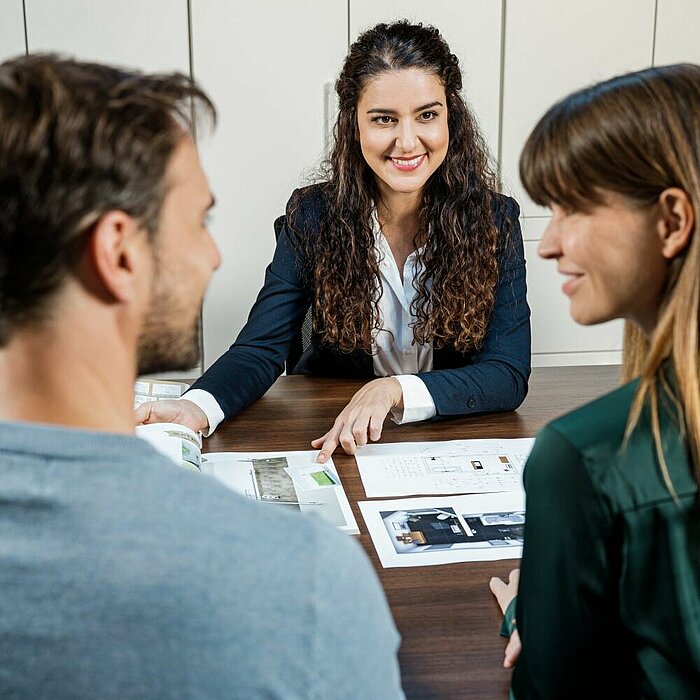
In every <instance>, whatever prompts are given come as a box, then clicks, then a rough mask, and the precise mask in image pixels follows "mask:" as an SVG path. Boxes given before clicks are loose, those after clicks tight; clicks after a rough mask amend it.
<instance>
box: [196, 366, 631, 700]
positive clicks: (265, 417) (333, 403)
mask: <svg viewBox="0 0 700 700" xmlns="http://www.w3.org/2000/svg"><path fill="white" fill-rule="evenodd" d="M619 375H620V368H619V367H618V366H594V367H556V368H542V369H534V370H533V372H532V377H531V380H530V391H529V394H528V397H527V399H526V400H525V402H524V403H523V405H522V406H521V407H520V409H518V410H517V411H514V412H511V413H502V414H491V415H481V416H471V417H464V418H456V419H450V420H440V421H432V422H427V423H414V424H409V425H404V426H397V425H395V424H393V423H392V422H391V421H390V420H388V421H387V423H386V425H385V428H384V432H383V433H382V438H381V441H380V442H404V441H417V440H420V441H433V440H454V439H458V438H462V439H463V438H496V437H508V438H516V437H531V436H534V435H535V433H536V432H537V431H538V430H539V428H541V427H542V426H543V425H544V424H545V423H547V422H548V421H550V420H552V419H553V418H556V417H557V416H559V415H561V414H563V413H566V412H567V411H570V410H572V409H573V408H576V407H577V406H580V405H581V404H583V403H586V402H587V401H590V400H591V399H593V398H595V397H596V396H599V395H601V394H603V393H605V392H607V391H609V390H611V389H613V388H614V387H615V386H616V385H617V384H618V381H619ZM361 385H362V382H359V381H352V380H342V379H323V378H316V377H302V376H291V377H286V376H285V377H280V379H278V380H277V382H276V383H275V384H274V385H273V387H272V388H271V389H270V390H269V391H268V392H267V394H265V396H264V397H263V398H261V399H260V400H259V401H257V402H256V403H255V404H253V405H252V406H250V407H249V408H248V409H246V410H245V411H243V413H241V414H240V415H238V416H236V417H235V418H234V419H232V420H229V421H227V422H225V423H224V424H222V425H221V426H220V427H219V428H218V429H217V431H216V433H215V434H214V435H213V436H212V437H210V438H209V439H208V440H206V442H205V447H204V449H205V451H206V452H219V451H234V450H235V451H266V450H270V451H280V450H308V449H311V446H310V445H309V443H310V441H311V440H312V439H314V438H316V437H319V436H321V435H323V434H324V433H325V432H326V430H328V428H329V427H330V426H331V424H332V422H333V420H334V419H335V417H336V415H337V414H338V413H339V412H340V411H341V409H342V408H343V407H344V406H345V404H346V403H347V401H348V400H349V399H350V397H351V396H352V394H353V393H354V392H355V391H357V389H358V388H359V387H360V386H361ZM333 461H334V463H335V465H336V467H337V469H338V473H339V475H340V478H341V480H342V482H343V485H344V487H345V491H346V493H347V495H348V499H349V500H350V503H351V505H352V508H353V512H354V514H355V518H356V519H357V523H358V525H359V527H360V531H361V535H360V542H361V543H362V545H363V546H364V548H365V550H366V551H367V554H368V555H369V557H370V559H371V560H372V562H373V563H374V566H375V568H376V570H377V573H378V574H379V578H380V580H381V582H382V585H383V586H384V590H385V592H386V595H387V599H388V601H389V604H390V606H391V610H392V612H393V614H394V619H395V620H396V625H397V627H398V629H399V631H400V632H401V635H402V638H403V642H402V645H401V653H400V662H401V672H402V678H403V686H404V690H405V692H406V696H407V698H416V699H417V698H420V699H421V700H424V699H427V698H460V699H465V698H475V699H476V698H478V699H479V700H490V699H492V698H493V699H494V700H496V699H499V700H503V699H504V698H507V697H508V687H509V683H510V672H509V671H506V670H504V669H503V668H502V659H503V649H504V646H505V643H504V640H503V639H502V638H501V637H499V634H498V632H499V626H500V622H501V615H500V611H499V610H498V606H497V605H496V603H495V601H494V600H493V597H492V596H491V594H490V592H489V590H488V581H489V579H490V578H491V577H492V576H501V577H503V576H506V575H507V574H508V572H509V571H510V570H511V569H512V568H514V567H516V566H518V561H517V560H509V561H496V562H479V563H469V564H447V565H442V566H425V567H411V568H400V569H383V568H382V567H381V565H380V563H379V559H378V558H377V554H376V552H375V550H374V546H373V544H372V541H371V539H370V537H369V535H368V533H367V528H366V526H365V522H364V520H363V518H362V516H361V514H360V511H359V508H358V507H357V501H358V500H365V498H366V497H365V492H364V488H363V486H362V481H361V480H360V476H359V473H358V470H357V465H356V463H355V460H354V458H353V457H349V456H347V455H345V454H343V453H342V452H340V451H337V452H336V453H335V454H334V456H333Z"/></svg>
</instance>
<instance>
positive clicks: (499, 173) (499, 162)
mask: <svg viewBox="0 0 700 700" xmlns="http://www.w3.org/2000/svg"><path fill="white" fill-rule="evenodd" d="M506 3H507V0H501V58H500V70H499V73H500V75H499V84H498V145H497V151H496V179H497V183H498V189H499V190H500V189H502V187H503V181H502V177H503V96H504V93H505V71H506V60H505V59H506Z"/></svg>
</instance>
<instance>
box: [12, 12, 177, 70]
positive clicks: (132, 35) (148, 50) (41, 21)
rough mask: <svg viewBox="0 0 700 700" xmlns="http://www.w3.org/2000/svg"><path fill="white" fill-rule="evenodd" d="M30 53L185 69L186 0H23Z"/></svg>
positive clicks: (140, 66)
mask: <svg viewBox="0 0 700 700" xmlns="http://www.w3.org/2000/svg"><path fill="white" fill-rule="evenodd" d="M25 2H26V10H27V40H28V44H29V51H30V53H36V52H39V51H57V52H61V53H65V54H68V55H71V56H76V57H78V58H82V59H86V60H94V61H102V62H105V63H114V64H117V65H123V66H128V67H132V68H138V69H140V70H144V71H168V70H179V71H181V72H183V73H189V35H188V27H187V2H186V0H148V2H143V0H99V2H95V0H60V1H59V2H57V1H56V0H25Z"/></svg>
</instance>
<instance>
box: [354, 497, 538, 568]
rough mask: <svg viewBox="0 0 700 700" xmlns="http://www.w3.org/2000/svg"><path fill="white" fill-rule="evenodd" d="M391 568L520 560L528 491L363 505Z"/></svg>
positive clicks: (386, 565)
mask: <svg viewBox="0 0 700 700" xmlns="http://www.w3.org/2000/svg"><path fill="white" fill-rule="evenodd" d="M358 505H359V506H360V511H361V512H362V517H363V518H364V519H365V523H366V524H367V529H368V530H369V534H370V536H371V537H372V542H373V543H374V547H375V549H376V550H377V554H378V555H379V560H380V561H381V563H382V566H383V567H384V568H385V569H390V568H393V567H401V566H433V565H436V564H454V563H458V562H472V561H495V560H497V559H519V558H520V557H521V555H522V542H523V528H524V525H525V493H524V491H522V490H521V491H517V492H516V491H514V492H509V493H489V494H474V495H469V496H430V497H426V498H403V499H396V500H386V501H361V502H360V503H358Z"/></svg>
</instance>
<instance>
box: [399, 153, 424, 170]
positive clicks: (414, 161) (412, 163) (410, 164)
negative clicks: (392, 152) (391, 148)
mask: <svg viewBox="0 0 700 700" xmlns="http://www.w3.org/2000/svg"><path fill="white" fill-rule="evenodd" d="M422 157H423V156H416V157H415V158H411V160H406V159H405V158H392V159H391V160H392V162H394V163H396V165H403V166H408V167H409V168H413V167H415V166H416V165H418V163H420V161H421V158H422Z"/></svg>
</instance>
